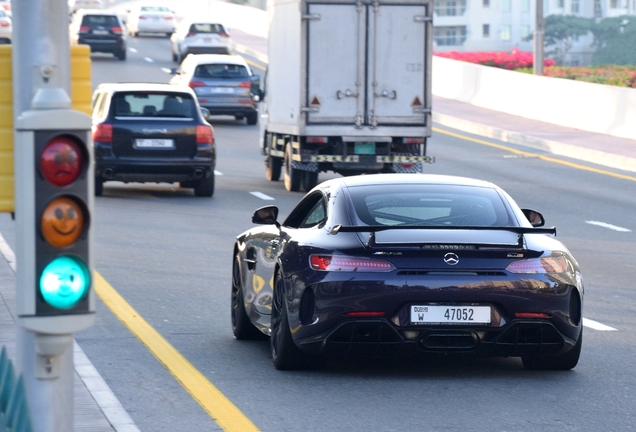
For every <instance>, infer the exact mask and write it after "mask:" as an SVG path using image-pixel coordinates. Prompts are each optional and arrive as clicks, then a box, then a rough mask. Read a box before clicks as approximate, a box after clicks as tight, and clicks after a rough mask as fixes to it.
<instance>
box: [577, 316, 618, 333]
mask: <svg viewBox="0 0 636 432" xmlns="http://www.w3.org/2000/svg"><path fill="white" fill-rule="evenodd" d="M583 325H584V326H585V327H589V328H591V329H594V330H599V331H618V330H617V329H615V328H614V327H610V326H606V325H605V324H601V323H600V322H597V321H594V320H591V319H587V318H583Z"/></svg>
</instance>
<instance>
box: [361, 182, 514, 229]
mask: <svg viewBox="0 0 636 432" xmlns="http://www.w3.org/2000/svg"><path fill="white" fill-rule="evenodd" d="M349 193H350V195H351V199H352V202H353V207H354V209H355V212H356V216H357V217H358V219H359V221H360V222H362V224H365V225H430V226H507V225H508V224H509V220H510V218H509V217H508V212H507V211H506V207H505V205H504V203H503V201H502V199H501V197H500V196H499V194H498V193H497V192H496V191H495V190H494V189H490V188H484V187H474V186H456V185H386V186H377V185H375V186H356V187H350V188H349Z"/></svg>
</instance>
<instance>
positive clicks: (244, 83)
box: [239, 81, 252, 88]
mask: <svg viewBox="0 0 636 432" xmlns="http://www.w3.org/2000/svg"><path fill="white" fill-rule="evenodd" d="M239 87H243V88H250V87H252V83H251V82H249V81H244V82H242V83H240V84H239Z"/></svg>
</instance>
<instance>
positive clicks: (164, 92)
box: [92, 83, 216, 197]
mask: <svg viewBox="0 0 636 432" xmlns="http://www.w3.org/2000/svg"><path fill="white" fill-rule="evenodd" d="M208 115H209V112H208V111H207V110H206V109H205V108H201V107H200V106H199V104H198V102H197V98H196V96H195V94H194V92H193V91H192V89H191V88H189V87H187V86H174V85H169V84H147V83H122V84H101V85H99V87H97V89H96V90H95V92H94V93H93V116H92V117H93V146H94V153H95V195H98V196H99V195H101V194H102V192H103V188H104V182H106V181H109V180H118V181H123V182H157V183H158V182H169V183H172V182H179V183H180V186H181V187H186V188H194V194H195V195H196V196H206V197H211V196H212V195H213V194H214V166H215V164H216V148H215V145H214V132H213V129H212V126H210V124H209V123H207V122H206V118H207V116H208Z"/></svg>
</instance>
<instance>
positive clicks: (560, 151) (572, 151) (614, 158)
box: [433, 110, 636, 172]
mask: <svg viewBox="0 0 636 432" xmlns="http://www.w3.org/2000/svg"><path fill="white" fill-rule="evenodd" d="M433 111H434V110H433ZM433 122H435V123H437V124H439V125H442V126H446V127H449V128H453V129H457V130H460V131H462V132H467V133H471V134H474V135H479V136H483V137H486V138H491V139H496V140H499V141H503V142H507V143H511V144H517V145H521V146H524V147H530V148H533V149H536V150H541V151H545V152H548V153H552V154H555V155H560V156H567V157H570V158H572V159H578V160H582V161H585V162H591V163H595V164H599V165H603V166H607V167H610V168H617V169H621V170H625V171H632V172H636V158H631V157H628V156H621V155H617V154H613V153H606V152H602V151H599V150H592V149H586V148H584V147H579V146H575V145H572V144H565V143H562V142H558V141H552V140H547V139H543V138H538V137H534V136H530V135H525V134H522V133H519V132H512V131H508V130H505V129H500V128H496V127H493V126H487V125H484V124H481V123H475V122H472V121H470V120H464V119H461V118H458V117H453V116H450V115H447V114H437V113H435V112H433Z"/></svg>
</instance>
